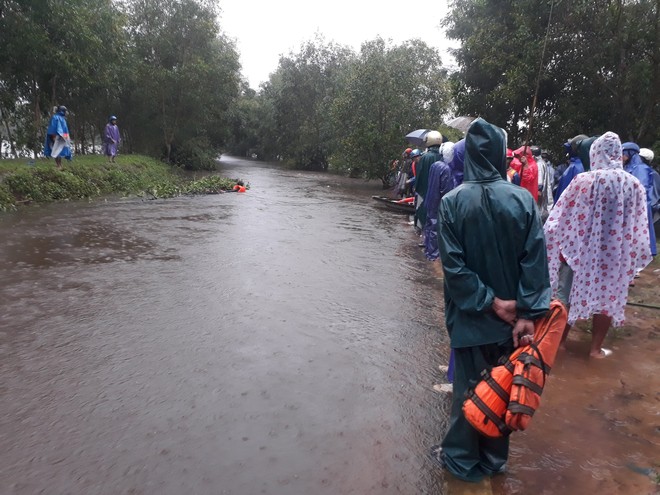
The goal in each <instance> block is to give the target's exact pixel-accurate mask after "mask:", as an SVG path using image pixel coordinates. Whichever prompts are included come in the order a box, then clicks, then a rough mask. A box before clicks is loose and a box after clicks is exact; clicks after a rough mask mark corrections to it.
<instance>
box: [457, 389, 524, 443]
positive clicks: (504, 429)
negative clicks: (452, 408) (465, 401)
mask: <svg viewBox="0 0 660 495" xmlns="http://www.w3.org/2000/svg"><path fill="white" fill-rule="evenodd" d="M468 398H469V399H470V400H471V401H472V402H474V405H475V406H477V408H478V409H479V410H480V411H481V412H482V413H484V414H485V415H486V418H487V419H490V420H491V421H492V422H493V424H494V425H495V426H496V427H497V429H498V430H500V433H502V435H504V436H507V435H510V434H511V432H512V431H513V430H511V428H509V427H508V426H507V425H506V423H505V422H504V420H503V419H502V418H500V417H498V416H497V415H496V414H495V412H494V411H493V410H492V409H491V408H490V407H488V406H487V405H486V403H485V402H484V401H482V400H481V398H480V397H479V396H478V395H477V394H476V393H475V392H474V390H471V391H470V392H469V393H468ZM484 422H486V421H484Z"/></svg>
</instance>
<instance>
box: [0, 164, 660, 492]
mask: <svg viewBox="0 0 660 495" xmlns="http://www.w3.org/2000/svg"><path fill="white" fill-rule="evenodd" d="M221 173H222V175H226V176H229V177H239V178H242V179H244V180H246V181H249V182H250V184H251V189H250V190H249V191H248V192H247V193H246V194H223V195H214V196H205V197H194V198H187V197H186V198H177V199H170V200H163V201H160V200H157V201H141V200H139V199H123V200H108V202H95V203H77V204H58V205H49V206H44V207H34V208H26V209H23V210H21V211H20V212H18V213H15V214H7V215H2V216H0V239H1V243H0V280H1V281H2V285H1V287H0V373H1V376H2V381H1V382H0V397H1V402H0V418H1V419H0V445H1V446H2V450H1V452H2V453H1V454H0V456H1V457H0V460H1V462H0V493H1V494H3V495H4V494H21V495H22V494H48V495H50V494H55V495H61V494H85V495H90V494H104V495H105V494H108V495H110V494H112V495H116V494H131V495H137V494H145V495H147V494H149V495H150V494H164V495H169V494H172V495H178V494H189V493H190V494H193V493H195V494H240V495H246V494H260V493H264V494H278V495H279V494H282V495H285V494H286V495H292V494H359V495H361V494H399V493H400V494H411V495H412V494H440V493H463V492H462V491H461V490H464V487H461V486H460V484H456V483H454V482H453V481H452V480H447V479H445V476H443V474H442V473H441V472H439V471H438V470H437V469H436V468H434V467H433V465H432V464H431V463H430V462H429V461H428V460H427V459H426V452H427V450H428V447H429V446H430V445H432V444H433V443H437V442H438V441H439V440H440V439H441V437H442V434H443V432H444V429H445V427H446V421H447V418H446V414H447V408H448V404H447V398H446V397H445V396H443V395H441V394H438V393H436V392H433V390H432V386H433V384H434V383H439V382H441V381H442V380H443V375H442V374H441V373H440V371H439V370H438V365H439V364H446V363H447V358H448V349H447V337H446V331H445V330H444V323H443V315H442V303H441V300H442V296H441V270H440V268H439V266H438V265H437V264H430V263H428V262H426V261H425V260H424V259H423V256H422V254H421V252H420V251H419V248H418V247H417V242H418V240H417V239H416V238H415V236H414V235H413V233H412V230H411V227H410V226H409V225H408V224H407V217H406V216H405V215H397V214H394V213H392V212H390V211H387V210H383V209H380V208H377V207H376V206H375V205H374V204H373V201H372V200H371V199H370V196H371V195H372V194H380V193H381V192H382V191H380V190H379V189H378V184H375V183H365V182H363V181H350V180H345V179H341V178H336V177H332V176H327V175H319V174H312V173H300V172H294V171H285V170H281V169H278V168H275V167H272V166H269V165H267V164H263V163H259V162H251V161H243V160H238V159H232V158H226V159H225V160H224V161H223V164H222V170H221ZM653 276H656V274H655V273H654V272H653V270H649V271H648V273H647V272H645V273H643V277H647V278H645V279H643V280H644V283H646V284H648V286H649V287H657V286H658V284H657V281H653V280H652V279H651V278H649V277H653ZM656 278H657V277H656ZM640 311H641V316H640V317H639V321H638V322H637V323H635V321H636V320H634V319H633V323H632V325H633V326H634V325H638V326H640V327H641V328H646V333H645V334H644V336H645V340H644V350H643V352H644V353H646V354H644V359H641V358H640V359H639V361H640V362H639V363H633V364H634V366H631V364H630V363H629V362H626V361H624V360H623V359H620V360H619V361H617V362H615V361H612V362H610V363H604V362H603V363H589V362H588V361H586V360H584V359H582V358H581V350H582V347H584V345H583V343H582V342H581V341H580V334H579V333H576V336H575V337H573V336H572V339H573V341H572V342H570V343H569V344H572V345H569V351H568V353H567V354H566V356H565V357H564V360H563V361H562V359H561V358H560V359H558V364H557V365H556V376H555V377H553V380H554V382H551V383H550V385H549V386H548V392H547V395H544V401H546V402H544V403H543V404H542V409H541V410H540V411H539V416H538V417H537V418H536V419H535V422H534V423H533V424H532V427H531V429H530V431H529V432H526V433H524V434H522V435H520V436H518V437H516V438H514V440H513V442H512V462H511V466H510V472H509V474H507V475H504V476H501V477H499V478H498V479H496V480H494V481H493V484H492V487H491V486H490V485H489V486H487V487H483V486H479V487H476V488H475V489H478V490H482V491H479V493H491V491H490V490H492V493H502V494H504V493H521V494H525V493H532V492H534V493H544V494H545V493H547V494H552V493H561V494H562V495H565V494H572V493H584V491H582V490H583V489H584V490H588V491H594V490H595V489H598V490H599V492H600V495H604V494H608V493H624V494H640V493H652V490H653V489H654V488H653V487H654V486H655V485H653V483H652V482H651V479H650V476H649V475H648V473H646V472H644V471H643V472H641V473H640V472H639V471H634V470H632V469H631V467H630V466H635V467H638V468H640V469H642V470H644V469H650V468H653V464H652V463H653V462H660V458H659V457H660V456H659V455H658V451H659V448H658V445H659V443H658V438H659V436H660V410H659V405H660V396H659V395H658V391H660V382H659V381H658V379H657V376H656V375H653V372H652V370H655V373H657V370H658V364H659V363H658V358H657V356H658V334H657V328H658V326H657V325H656V326H655V327H654V324H656V323H657V320H652V319H653V318H656V317H657V316H658V315H657V313H653V310H640ZM644 311H648V312H649V313H648V315H646V316H645V314H646V313H644ZM649 318H651V320H649ZM649 321H651V323H649ZM640 322H641V323H640ZM645 325H646V326H645ZM654 328H655V329H654ZM654 332H655V333H654ZM617 342H619V344H618V345H619V347H620V348H624V350H625V349H626V346H628V348H629V349H628V350H631V349H635V346H640V347H641V344H636V342H637V340H636V339H635V338H633V337H630V336H627V335H626V334H625V331H624V334H622V335H621V336H619V338H618V340H617ZM581 346H582V347H581ZM615 350H616V346H615ZM623 353H624V351H622V354H623ZM649 360H650V362H649ZM612 363H615V364H612ZM644 363H645V364H644ZM553 373H554V372H553ZM639 373H642V374H643V379H642V380H640V379H636V378H635V377H637V378H639ZM574 376H577V377H579V380H580V387H579V389H577V388H576V387H575V386H574V384H573V383H572V382H571V381H570V380H572V377H574ZM619 380H620V381H623V382H625V383H626V384H627V385H626V386H625V387H624V388H621V385H620V384H619ZM551 385H555V386H551ZM599 394H600V395H603V394H605V396H606V398H607V401H608V402H606V403H605V404H603V403H602V402H599V401H598V400H597V398H598V396H599ZM621 394H624V396H623V398H621V397H620V395H621ZM625 394H628V395H625ZM631 394H632V395H631ZM654 394H655V395H654ZM593 404H595V405H593ZM635 405H636V406H637V407H636V408H635ZM571 408H574V409H575V410H576V411H577V415H576V416H575V418H577V419H572V420H569V419H568V418H569V417H570V416H569V412H568V411H570V410H571ZM603 408H610V409H608V410H606V411H601V409H603ZM631 408H632V409H631ZM601 412H602V413H601ZM539 418H541V419H539ZM567 425H568V426H567ZM571 439H574V440H575V441H573V442H571ZM640 490H641V491H640ZM475 493H476V492H475Z"/></svg>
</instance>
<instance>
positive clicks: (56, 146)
mask: <svg viewBox="0 0 660 495" xmlns="http://www.w3.org/2000/svg"><path fill="white" fill-rule="evenodd" d="M67 112H68V110H67V108H66V107H65V106H64V105H60V106H58V107H57V108H56V109H55V113H54V114H53V116H52V117H51V118H50V122H49V123H48V128H47V129H46V142H45V144H44V156H45V157H46V158H55V165H56V166H57V168H59V169H61V168H62V158H66V159H67V160H71V157H72V155H71V139H70V137H69V126H68V125H67V123H66V115H67Z"/></svg>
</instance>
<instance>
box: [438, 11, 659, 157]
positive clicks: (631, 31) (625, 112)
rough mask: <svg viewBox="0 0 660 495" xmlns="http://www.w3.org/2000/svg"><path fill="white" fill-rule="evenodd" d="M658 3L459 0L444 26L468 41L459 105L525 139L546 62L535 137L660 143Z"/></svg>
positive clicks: (462, 55)
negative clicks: (607, 135) (605, 135)
mask: <svg viewBox="0 0 660 495" xmlns="http://www.w3.org/2000/svg"><path fill="white" fill-rule="evenodd" d="M659 10H660V4H659V3H658V2H657V1H655V0H626V1H624V0H577V1H574V2H564V1H557V0H550V1H548V0H507V1H501V0H453V1H452V2H451V4H450V13H449V15H448V16H447V18H446V19H445V25H446V27H447V32H448V35H449V36H450V37H452V38H455V39H457V40H459V41H460V42H461V45H460V48H458V49H457V50H455V53H454V55H455V57H456V60H457V63H458V67H459V69H458V71H456V72H455V73H454V74H452V87H453V96H454V101H455V104H456V108H457V111H458V112H459V113H465V114H470V115H480V116H482V117H484V118H486V119H487V120H490V121H492V122H494V123H497V124H498V125H501V126H503V127H505V128H507V129H508V131H509V137H510V138H511V139H512V140H513V141H514V142H517V143H521V142H522V141H523V140H524V139H525V138H526V136H527V133H528V128H527V126H528V122H529V120H528V119H529V112H530V109H531V106H532V101H533V98H534V93H535V91H536V85H537V84H536V81H537V75H538V72H539V67H542V71H541V77H540V80H539V91H538V104H537V108H536V115H535V118H534V122H535V124H534V126H533V129H532V141H534V142H539V143H548V145H550V144H552V145H554V146H560V145H561V143H562V142H564V141H566V139H567V138H570V137H573V136H575V135H577V134H580V133H584V134H589V135H594V134H600V133H602V132H604V131H607V130H611V131H614V132H616V133H618V134H619V135H620V137H621V139H622V140H623V141H627V140H634V141H637V142H638V143H640V144H642V145H647V146H651V145H653V144H654V143H656V145H657V144H660V125H659V124H660V104H659V103H660V102H659V98H660V92H659V91H658V90H659V89H660V86H659V85H660V72H659V71H660V60H659V57H660V25H659V17H658V16H659ZM546 33H547V46H546V50H545V55H544V57H543V60H541V56H542V53H543V46H544V42H546Z"/></svg>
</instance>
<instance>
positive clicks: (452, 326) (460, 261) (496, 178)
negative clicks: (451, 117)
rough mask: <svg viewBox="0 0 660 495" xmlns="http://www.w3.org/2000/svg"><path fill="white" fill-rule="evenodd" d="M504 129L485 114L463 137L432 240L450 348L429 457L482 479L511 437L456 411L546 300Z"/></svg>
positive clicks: (536, 245)
mask: <svg viewBox="0 0 660 495" xmlns="http://www.w3.org/2000/svg"><path fill="white" fill-rule="evenodd" d="M505 155H506V135H505V133H504V131H503V130H502V129H500V128H499V127H496V126H494V125H492V124H489V123H488V122H486V121H485V120H483V119H477V120H475V121H474V122H473V123H472V125H471V126H470V128H469V130H468V133H467V136H466V138H465V164H464V174H465V175H464V179H463V184H462V185H461V186H459V187H457V188H456V189H454V190H452V191H451V192H449V193H448V194H446V195H445V197H444V198H443V199H442V202H441V203H440V210H439V217H440V219H439V224H438V234H439V235H438V241H439V245H440V246H439V247H440V257H441V259H442V265H443V270H444V275H445V281H444V293H445V317H446V322H447V329H448V331H449V336H450V339H451V347H452V348H453V350H454V352H455V358H456V362H455V364H456V371H455V377H454V390H453V402H452V406H451V417H450V422H449V429H448V431H447V434H446V435H445V438H444V440H443V441H442V445H440V446H435V447H433V448H432V455H433V456H434V459H435V460H437V461H439V462H441V463H442V464H443V466H444V467H445V468H446V469H447V470H449V471H450V472H451V473H452V474H454V475H455V476H456V477H458V478H460V479H462V480H465V481H474V482H477V481H480V480H481V479H482V478H483V477H484V476H490V475H493V474H496V473H499V472H502V471H503V470H504V466H505V463H506V460H507V457H508V454H509V440H508V438H507V437H503V438H487V437H484V436H481V435H480V434H479V433H478V432H477V431H476V430H475V429H473V428H472V426H470V424H469V423H468V422H467V420H466V419H465V417H464V416H463V412H462V409H461V408H462V405H463V400H464V399H465V392H466V390H467V389H468V387H470V386H471V385H474V384H476V383H477V382H478V381H479V380H480V373H481V371H482V370H483V369H486V368H491V367H492V366H493V365H497V364H498V360H499V359H500V358H501V357H502V356H508V355H509V354H510V353H511V352H512V351H513V349H514V348H515V347H517V346H518V345H522V344H524V345H526V344H528V343H530V342H531V339H532V335H533V333H534V320H536V319H538V318H541V317H542V316H544V315H545V313H546V312H547V311H548V309H549V306H550V295H551V291H550V280H549V275H548V265H547V260H546V251H545V241H544V237H543V226H542V224H541V219H540V218H539V216H538V213H537V208H536V204H535V202H534V198H532V195H531V194H529V192H528V191H526V190H525V189H522V188H520V187H517V186H515V185H513V184H511V183H509V182H508V181H507V180H506V178H505V177H506V160H505Z"/></svg>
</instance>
